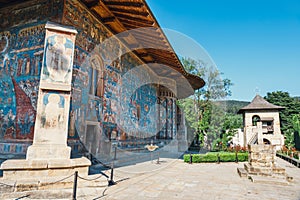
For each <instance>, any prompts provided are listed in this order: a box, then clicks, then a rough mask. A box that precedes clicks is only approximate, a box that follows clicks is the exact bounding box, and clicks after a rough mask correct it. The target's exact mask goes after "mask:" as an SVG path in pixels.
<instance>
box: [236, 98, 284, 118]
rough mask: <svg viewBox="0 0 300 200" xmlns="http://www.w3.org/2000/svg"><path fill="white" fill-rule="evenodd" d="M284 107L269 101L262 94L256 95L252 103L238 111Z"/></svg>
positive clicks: (280, 108)
mask: <svg viewBox="0 0 300 200" xmlns="http://www.w3.org/2000/svg"><path fill="white" fill-rule="evenodd" d="M282 109H284V107H282V106H276V105H274V104H271V103H269V102H268V101H266V100H265V99H264V98H262V97H261V96H260V95H256V96H255V97H254V99H253V100H252V101H251V103H250V104H249V105H247V106H245V107H243V108H241V109H240V110H239V111H238V113H239V114H241V113H244V112H245V111H250V110H282Z"/></svg>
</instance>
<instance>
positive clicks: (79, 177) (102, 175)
mask: <svg viewBox="0 0 300 200" xmlns="http://www.w3.org/2000/svg"><path fill="white" fill-rule="evenodd" d="M102 176H103V175H100V176H98V177H96V178H92V179H87V178H83V177H81V176H79V175H78V178H80V179H82V180H85V181H94V180H97V179H99V178H101V177H102Z"/></svg>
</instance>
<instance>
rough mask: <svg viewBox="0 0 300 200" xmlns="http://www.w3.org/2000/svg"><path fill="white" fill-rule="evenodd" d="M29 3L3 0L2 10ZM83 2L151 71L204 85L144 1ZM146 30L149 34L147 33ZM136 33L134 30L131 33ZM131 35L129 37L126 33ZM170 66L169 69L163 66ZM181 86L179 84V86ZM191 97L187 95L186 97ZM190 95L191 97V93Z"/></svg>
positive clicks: (17, 0) (0, 3) (196, 86)
mask: <svg viewBox="0 0 300 200" xmlns="http://www.w3.org/2000/svg"><path fill="white" fill-rule="evenodd" d="M25 1H26V0H23V1H20V0H11V1H8V0H0V5H1V7H5V6H8V5H12V4H18V3H22V2H25ZM81 2H82V3H83V4H84V5H85V6H86V7H87V8H88V9H89V10H90V11H91V12H92V13H93V14H94V15H95V16H96V17H97V18H98V19H99V20H100V21H101V22H102V23H103V24H105V25H106V27H108V29H110V31H111V32H112V33H113V34H120V33H122V38H119V39H120V40H121V41H122V42H123V43H124V44H125V45H126V46H128V47H129V48H130V49H134V50H133V53H134V54H136V55H137V56H138V57H139V58H140V59H141V60H142V61H143V62H145V63H146V64H149V63H151V68H152V70H153V71H154V72H155V73H156V74H158V75H159V76H162V77H167V78H172V79H174V80H176V79H178V74H176V73H174V70H175V71H177V72H179V74H182V75H183V77H184V78H185V79H186V80H187V81H188V82H189V83H190V85H191V87H192V89H194V90H196V89H199V88H201V87H203V86H204V85H205V82H204V80H203V79H202V78H200V77H198V76H195V75H193V74H189V73H188V72H187V71H185V69H184V67H183V65H182V63H181V62H180V60H179V58H178V56H177V55H176V53H175V51H174V49H173V48H172V46H171V44H170V42H169V41H168V39H167V37H166V35H165V34H164V32H163V31H162V29H161V28H160V26H159V24H158V22H157V20H156V19H155V17H154V15H153V13H152V12H151V10H150V8H149V6H148V5H147V3H146V1H145V0H81ZM144 29H146V31H145V30H144ZM132 30H134V31H132ZM126 32H128V34H123V33H126ZM162 66H168V67H169V69H168V67H162ZM177 87H180V84H179V85H178V84H177ZM187 95H188V94H187ZM189 95H191V94H189Z"/></svg>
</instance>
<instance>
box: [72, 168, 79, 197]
mask: <svg viewBox="0 0 300 200" xmlns="http://www.w3.org/2000/svg"><path fill="white" fill-rule="evenodd" d="M77 177H78V171H75V174H74V183H73V198H72V199H73V200H76V193H77Z"/></svg>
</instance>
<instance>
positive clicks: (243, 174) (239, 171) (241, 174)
mask: <svg viewBox="0 0 300 200" xmlns="http://www.w3.org/2000/svg"><path fill="white" fill-rule="evenodd" d="M237 172H238V174H239V175H240V177H248V172H247V171H246V170H245V169H244V168H237Z"/></svg>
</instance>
